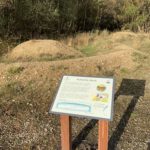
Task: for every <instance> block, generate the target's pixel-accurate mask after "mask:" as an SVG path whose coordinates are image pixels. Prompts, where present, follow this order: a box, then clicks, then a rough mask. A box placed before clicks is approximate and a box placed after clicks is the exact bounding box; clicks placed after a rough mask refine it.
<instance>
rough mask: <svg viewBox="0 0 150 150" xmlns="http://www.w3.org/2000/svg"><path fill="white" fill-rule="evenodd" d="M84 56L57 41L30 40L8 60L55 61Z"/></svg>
mask: <svg viewBox="0 0 150 150" xmlns="http://www.w3.org/2000/svg"><path fill="white" fill-rule="evenodd" d="M80 56H82V54H81V53H80V52H79V51H76V50H75V49H73V48H70V47H68V46H66V45H65V44H63V43H60V42H58V41H55V40H30V41H27V42H24V43H22V44H20V45H18V46H17V47H15V48H14V49H13V50H12V52H11V53H10V54H8V56H7V58H8V59H9V60H12V61H18V60H19V61H30V60H55V59H67V58H76V57H80Z"/></svg>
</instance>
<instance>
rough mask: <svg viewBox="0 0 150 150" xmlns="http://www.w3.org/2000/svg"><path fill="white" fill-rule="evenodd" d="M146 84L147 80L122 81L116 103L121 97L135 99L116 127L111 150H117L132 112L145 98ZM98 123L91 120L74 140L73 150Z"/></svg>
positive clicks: (110, 140) (111, 138) (110, 142)
mask: <svg viewBox="0 0 150 150" xmlns="http://www.w3.org/2000/svg"><path fill="white" fill-rule="evenodd" d="M145 83H146V81H145V80H137V79H123V80H122V82H121V84H120V87H119V89H118V91H117V92H116V94H115V99H114V100H115V101H116V100H117V99H118V97H119V96H120V95H127V96H133V97H132V99H131V102H130V103H129V105H128V106H127V109H126V110H125V112H124V114H123V116H122V118H121V119H120V121H119V123H118V125H117V126H116V129H115V131H114V132H113V133H112V135H111V137H110V139H109V143H108V149H109V150H115V149H116V146H117V144H118V142H119V140H120V138H121V135H122V134H123V132H124V129H125V127H126V126H127V124H128V121H129V119H130V117H131V114H132V112H133V111H134V108H135V106H136V104H137V102H138V99H139V97H140V96H144V91H145ZM97 122H98V121H97V120H91V121H89V123H88V124H87V125H86V126H85V127H84V128H83V129H82V130H81V132H80V133H79V134H78V135H77V136H76V138H75V139H74V140H73V144H72V149H73V150H75V149H76V148H77V147H78V146H79V145H80V144H81V143H82V141H83V140H85V138H86V137H87V135H88V134H89V133H90V131H91V130H92V129H93V128H94V127H95V125H96V123H97ZM96 147H97V146H96ZM92 149H93V148H92ZM93 150H94V149H93ZM95 150H96V149H95Z"/></svg>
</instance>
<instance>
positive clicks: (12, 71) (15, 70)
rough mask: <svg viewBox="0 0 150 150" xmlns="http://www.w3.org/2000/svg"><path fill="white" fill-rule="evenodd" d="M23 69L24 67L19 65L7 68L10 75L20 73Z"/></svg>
mask: <svg viewBox="0 0 150 150" xmlns="http://www.w3.org/2000/svg"><path fill="white" fill-rule="evenodd" d="M23 70H24V67H21V66H19V67H16V66H15V67H14V66H13V67H11V68H9V70H8V73H9V74H11V75H15V74H19V73H21V72H22V71H23Z"/></svg>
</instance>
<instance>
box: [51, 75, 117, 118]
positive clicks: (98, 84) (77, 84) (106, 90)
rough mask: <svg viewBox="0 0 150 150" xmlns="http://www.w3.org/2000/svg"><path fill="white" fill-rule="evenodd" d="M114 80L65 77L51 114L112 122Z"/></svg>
mask: <svg viewBox="0 0 150 150" xmlns="http://www.w3.org/2000/svg"><path fill="white" fill-rule="evenodd" d="M113 89H114V80H113V79H112V78H98V77H82V76H81V77H80V76H63V78H62V81H61V84H60V87H59V90H58V93H57V95H56V98H55V101H54V103H53V105H52V108H51V110H50V112H52V113H59V114H69V115H73V116H86V117H91V118H93V119H107V120H112V112H113V111H112V108H113V97H114V96H113V95H114V91H113Z"/></svg>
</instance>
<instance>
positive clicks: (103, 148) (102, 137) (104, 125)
mask: <svg viewBox="0 0 150 150" xmlns="http://www.w3.org/2000/svg"><path fill="white" fill-rule="evenodd" d="M98 136H99V137H98V150H108V121H104V120H99V122H98Z"/></svg>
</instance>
